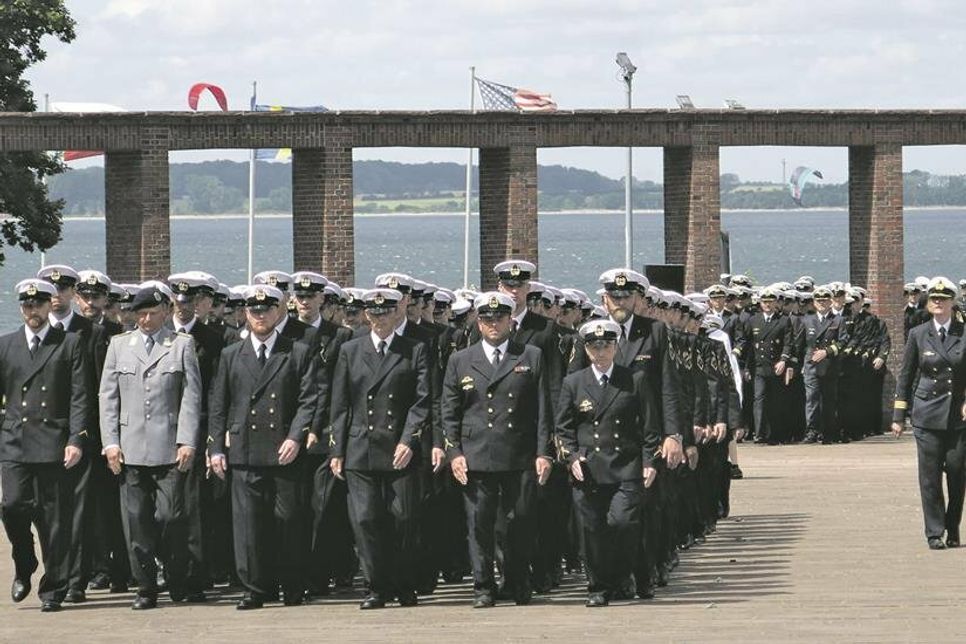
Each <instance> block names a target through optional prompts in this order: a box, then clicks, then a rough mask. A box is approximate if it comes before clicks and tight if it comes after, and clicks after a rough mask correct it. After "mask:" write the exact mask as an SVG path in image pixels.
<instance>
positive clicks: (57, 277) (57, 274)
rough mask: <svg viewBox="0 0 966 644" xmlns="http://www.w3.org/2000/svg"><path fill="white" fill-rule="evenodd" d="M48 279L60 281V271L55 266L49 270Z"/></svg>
mask: <svg viewBox="0 0 966 644" xmlns="http://www.w3.org/2000/svg"><path fill="white" fill-rule="evenodd" d="M50 280H51V281H52V282H59V281H60V271H59V270H57V269H56V268H55V269H54V270H52V271H50Z"/></svg>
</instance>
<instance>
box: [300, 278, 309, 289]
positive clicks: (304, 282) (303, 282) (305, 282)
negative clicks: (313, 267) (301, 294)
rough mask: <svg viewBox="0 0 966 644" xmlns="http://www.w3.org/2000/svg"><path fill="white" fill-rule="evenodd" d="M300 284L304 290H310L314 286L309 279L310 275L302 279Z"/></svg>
mask: <svg viewBox="0 0 966 644" xmlns="http://www.w3.org/2000/svg"><path fill="white" fill-rule="evenodd" d="M299 284H301V285H302V288H308V287H310V286H312V280H310V279H309V276H308V275H303V276H302V279H301V280H300V281H299Z"/></svg>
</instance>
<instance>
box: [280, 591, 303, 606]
mask: <svg viewBox="0 0 966 644" xmlns="http://www.w3.org/2000/svg"><path fill="white" fill-rule="evenodd" d="M304 603H305V593H304V592H302V593H294V592H293V593H284V594H283V596H282V604H284V605H285V606H301V605H302V604H304Z"/></svg>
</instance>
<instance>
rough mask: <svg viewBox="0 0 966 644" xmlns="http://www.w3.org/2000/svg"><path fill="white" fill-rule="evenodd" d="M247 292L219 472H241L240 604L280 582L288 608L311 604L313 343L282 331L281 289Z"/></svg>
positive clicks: (227, 381)
mask: <svg viewBox="0 0 966 644" xmlns="http://www.w3.org/2000/svg"><path fill="white" fill-rule="evenodd" d="M245 295H246V298H245V301H246V305H247V308H246V309H245V311H246V315H247V318H248V328H249V329H250V330H251V333H250V334H249V335H248V337H247V338H245V339H244V340H242V341H240V342H236V343H235V344H233V345H231V346H229V347H227V348H226V349H225V350H224V351H222V353H221V360H220V361H219V364H218V370H217V373H216V376H215V382H214V385H212V390H211V400H210V401H209V402H210V406H209V410H208V434H209V437H210V445H209V448H208V451H209V454H210V457H211V470H212V472H214V473H215V475H216V476H218V477H219V478H222V479H224V478H225V471H226V470H227V469H228V467H229V466H230V467H231V469H232V476H231V483H230V484H231V500H232V527H233V532H234V543H235V567H236V571H237V573H238V578H239V580H240V581H241V583H242V585H243V586H244V587H245V589H246V591H247V592H246V594H245V596H244V597H243V598H242V599H241V600H240V601H239V602H238V604H237V608H238V609H239V610H249V609H254V608H261V607H262V605H263V604H264V602H265V600H266V599H268V598H269V597H275V596H276V595H277V589H278V586H279V585H281V586H282V592H283V595H284V597H283V599H284V603H285V605H286V606H295V605H298V604H301V603H302V601H303V592H304V590H305V589H304V583H305V579H304V572H303V570H302V569H301V566H302V565H303V562H304V559H305V557H304V554H305V553H304V549H305V539H304V536H305V534H304V533H305V529H304V527H303V526H302V521H303V520H305V519H306V518H307V517H304V516H303V508H302V505H303V504H302V480H301V476H300V468H299V467H298V465H296V464H295V458H296V456H298V454H299V451H300V450H301V448H302V445H303V444H304V441H305V437H306V435H307V434H308V432H309V430H310V429H311V428H312V421H313V418H314V417H315V412H316V405H317V404H318V400H317V395H318V394H317V385H316V376H317V366H316V365H317V358H316V356H315V353H314V351H313V350H312V347H311V346H309V345H308V344H305V343H302V342H297V341H295V340H293V339H291V338H288V337H286V336H284V335H281V334H279V333H278V332H277V331H276V329H277V327H276V324H277V322H278V317H279V316H284V315H286V311H285V309H283V308H282V307H281V303H282V301H283V299H284V298H283V295H282V292H281V290H279V289H277V288H275V287H274V286H269V285H267V284H259V285H253V286H250V287H249V288H248V289H247V291H246V292H245ZM226 437H227V438H226ZM228 443H230V445H229V444H228ZM226 448H229V449H226Z"/></svg>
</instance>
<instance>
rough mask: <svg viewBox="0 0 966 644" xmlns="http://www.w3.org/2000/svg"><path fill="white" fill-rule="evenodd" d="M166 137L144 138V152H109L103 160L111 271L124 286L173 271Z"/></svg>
mask: <svg viewBox="0 0 966 644" xmlns="http://www.w3.org/2000/svg"><path fill="white" fill-rule="evenodd" d="M165 135H166V133H165V132H152V133H150V136H147V137H145V140H144V150H143V151H142V152H109V153H107V155H106V156H105V161H104V177H105V217H106V225H105V229H106V238H107V239H106V271H107V274H108V275H109V276H110V277H111V279H113V280H115V281H119V282H140V281H143V280H147V279H166V278H167V276H168V275H169V274H170V273H171V229H170V223H169V193H168V151H167V149H166V143H167V141H166V136H165Z"/></svg>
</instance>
